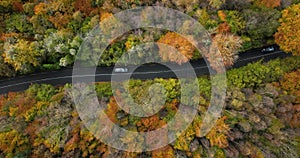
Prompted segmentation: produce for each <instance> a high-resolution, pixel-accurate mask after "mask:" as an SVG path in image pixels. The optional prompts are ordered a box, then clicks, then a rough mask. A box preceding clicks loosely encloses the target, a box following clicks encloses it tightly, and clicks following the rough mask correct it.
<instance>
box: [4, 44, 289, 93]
mask: <svg viewBox="0 0 300 158" xmlns="http://www.w3.org/2000/svg"><path fill="white" fill-rule="evenodd" d="M261 49H262V48H257V49H252V50H249V51H246V52H243V53H240V54H239V59H238V60H237V61H236V63H235V64H234V66H233V68H238V67H241V66H244V65H247V64H248V63H251V62H255V61H258V60H261V59H263V60H264V61H269V60H271V59H275V58H283V57H286V56H289V54H286V53H284V52H283V51H281V50H279V49H278V47H275V51H273V52H268V53H262V52H261V51H260V50H261ZM191 65H192V67H193V70H192V71H194V72H195V74H196V75H197V76H199V75H206V74H209V70H208V67H207V65H206V63H205V61H204V60H203V59H202V60H199V61H192V62H191ZM173 66H174V67H176V69H175V71H176V72H181V73H186V72H188V70H187V69H186V68H185V66H186V65H185V64H183V65H181V66H180V65H177V64H173ZM128 68H129V70H131V69H132V68H135V67H133V66H132V67H128ZM173 70H174V69H173ZM72 71H73V70H72V69H63V70H59V71H51V72H41V73H35V74H30V75H25V76H18V77H15V78H9V79H3V80H0V94H4V93H7V92H12V91H23V90H25V89H27V88H28V87H29V86H30V85H31V84H33V83H39V84H40V83H44V84H52V85H63V84H66V83H72ZM112 71H113V67H98V68H97V70H96V73H95V74H94V75H93V76H95V81H96V82H100V81H110V80H111V76H112V75H117V78H119V79H121V80H122V76H123V77H124V76H126V75H128V74H126V73H118V74H116V73H112ZM89 76H90V75H89ZM77 77H79V78H83V79H84V77H86V75H78V76H77ZM157 77H160V78H176V75H175V73H174V72H173V71H172V70H170V69H169V68H167V67H165V66H162V65H159V64H148V65H142V66H140V67H137V69H136V70H135V71H134V72H133V74H132V75H131V78H135V79H153V78H157Z"/></svg>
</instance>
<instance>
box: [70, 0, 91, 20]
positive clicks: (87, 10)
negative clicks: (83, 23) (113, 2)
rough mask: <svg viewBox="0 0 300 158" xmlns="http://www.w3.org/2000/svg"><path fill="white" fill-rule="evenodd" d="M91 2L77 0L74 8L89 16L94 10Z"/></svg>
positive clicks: (88, 0) (89, 0)
mask: <svg viewBox="0 0 300 158" xmlns="http://www.w3.org/2000/svg"><path fill="white" fill-rule="evenodd" d="M91 4H92V2H91V0H75V2H74V8H75V9H76V10H79V11H80V12H82V13H84V15H86V16H89V15H90V14H91V13H92V11H93V10H94V8H93V7H92V5H91Z"/></svg>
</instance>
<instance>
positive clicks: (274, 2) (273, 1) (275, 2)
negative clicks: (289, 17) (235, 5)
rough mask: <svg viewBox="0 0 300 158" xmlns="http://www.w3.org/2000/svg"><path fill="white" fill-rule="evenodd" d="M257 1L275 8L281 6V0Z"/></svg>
mask: <svg viewBox="0 0 300 158" xmlns="http://www.w3.org/2000/svg"><path fill="white" fill-rule="evenodd" d="M256 3H257V4H258V5H263V6H266V7H268V8H275V7H279V6H280V4H281V0H258V1H257V2H256Z"/></svg>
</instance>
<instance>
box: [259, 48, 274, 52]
mask: <svg viewBox="0 0 300 158" xmlns="http://www.w3.org/2000/svg"><path fill="white" fill-rule="evenodd" d="M274 50H275V48H274V47H267V48H264V49H262V50H261V52H273V51H274Z"/></svg>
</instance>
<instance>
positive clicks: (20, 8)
mask: <svg viewBox="0 0 300 158" xmlns="http://www.w3.org/2000/svg"><path fill="white" fill-rule="evenodd" d="M13 9H14V10H15V11H17V12H23V11H24V8H23V3H21V2H13Z"/></svg>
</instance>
